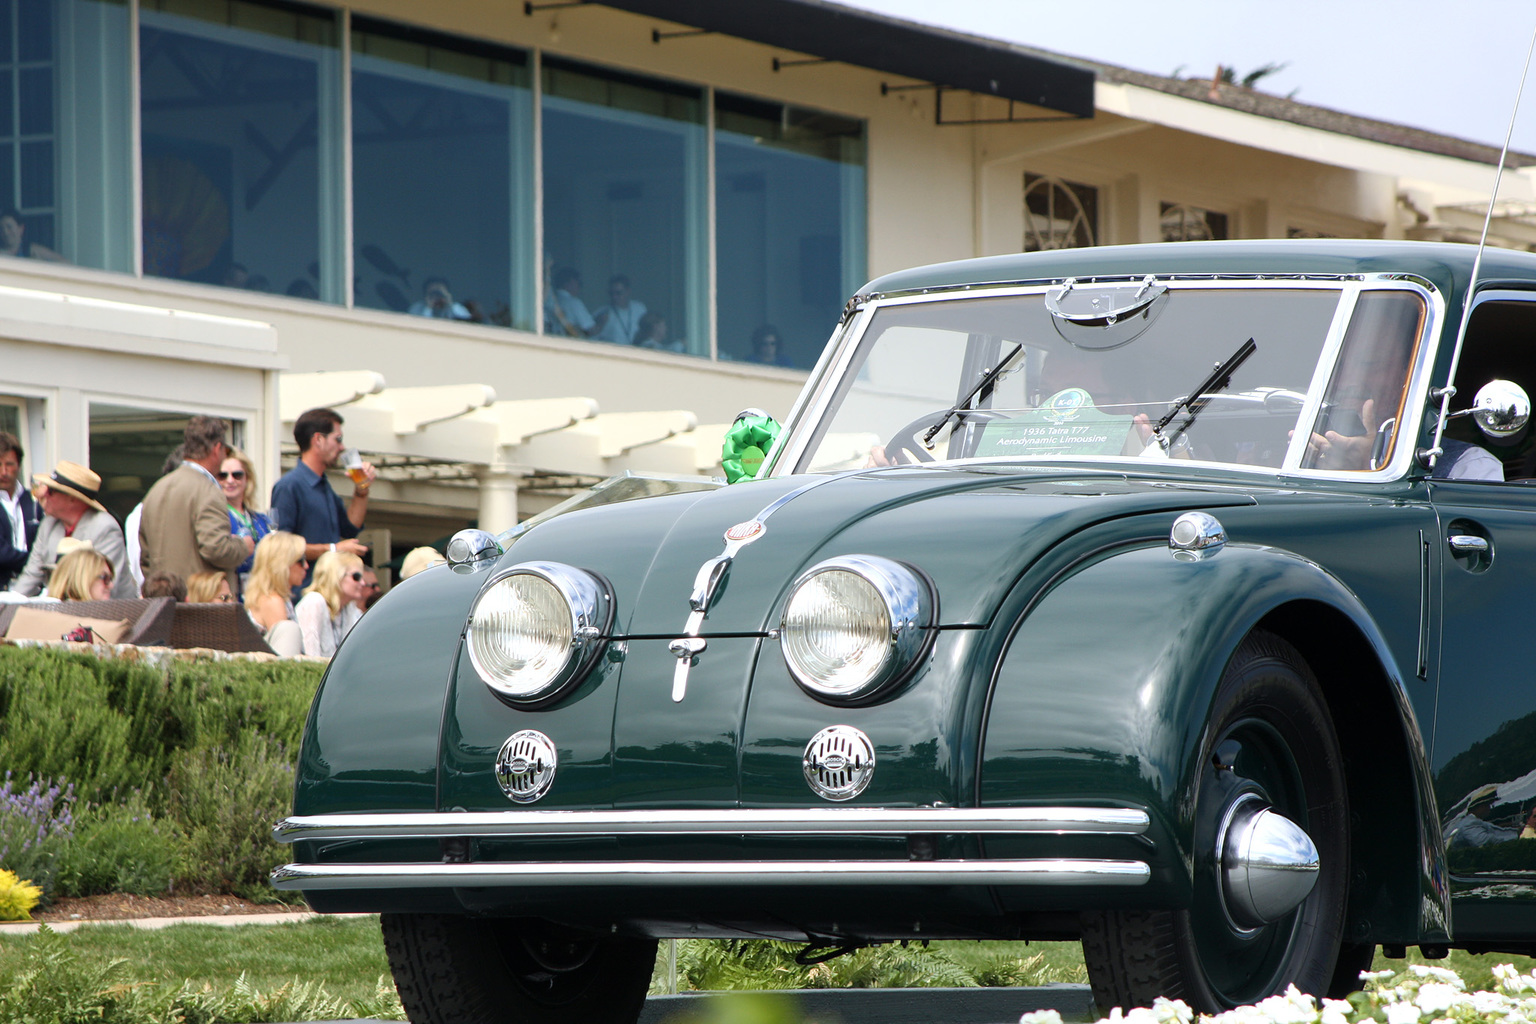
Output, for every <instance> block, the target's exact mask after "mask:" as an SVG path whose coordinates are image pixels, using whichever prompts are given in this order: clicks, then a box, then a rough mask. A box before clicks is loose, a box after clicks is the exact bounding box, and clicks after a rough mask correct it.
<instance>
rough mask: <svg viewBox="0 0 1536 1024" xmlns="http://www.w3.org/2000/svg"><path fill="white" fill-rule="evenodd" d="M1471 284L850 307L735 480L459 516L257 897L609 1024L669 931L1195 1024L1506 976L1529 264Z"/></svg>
mask: <svg viewBox="0 0 1536 1024" xmlns="http://www.w3.org/2000/svg"><path fill="white" fill-rule="evenodd" d="M1474 255H1475V250H1474V249H1473V248H1472V247H1470V246H1466V247H1461V246H1449V245H1445V246H1432V245H1422V244H1415V243H1390V242H1358V241H1348V242H1343V241H1339V242H1315V241H1298V242H1273V241H1264V242H1232V243H1225V242H1217V243H1187V244H1177V245H1170V246H1137V247H1124V248H1100V249H1082V250H1073V251H1057V252H1042V253H1034V254H1028V255H1021V256H1007V257H998V258H991V259H983V260H972V261H967V262H963V263H955V264H948V265H943V266H935V267H926V268H922V269H918V270H911V271H906V272H903V273H899V274H894V275H891V276H888V277H884V278H881V279H879V280H876V281H874V282H872V283H871V284H870V285H868V286H867V287H866V288H865V289H864V290H863V291H862V292H860V294H859V295H857V296H856V297H855V298H854V299H853V300H852V301H851V302H850V303H849V304H848V307H847V311H846V313H845V315H844V317H843V319H842V321H841V323H840V324H839V325H838V327H837V331H836V333H835V334H834V336H833V338H832V340H831V342H830V344H829V345H828V347H827V349H826V352H825V354H824V355H823V357H822V359H821V362H820V364H819V365H818V366H817V368H816V370H815V371H814V372H813V373H812V374H811V377H810V380H809V382H808V384H807V385H806V388H805V391H804V393H803V394H802V396H801V398H800V400H799V402H798V404H797V405H796V407H795V409H794V410H793V412H791V414H790V416H789V418H788V420H787V421H786V423H785V426H784V430H783V433H782V434H781V435H780V437H779V439H778V441H777V443H776V444H775V445H774V446H773V448H772V450H771V451H770V452H769V454H768V458H767V462H766V463H765V465H764V468H763V470H762V472H761V474H760V477H761V478H760V479H756V480H752V481H750V482H744V483H741V484H738V485H735V486H730V487H712V486H707V485H700V484H698V483H695V484H693V485H679V486H676V487H671V486H667V485H665V484H663V483H660V482H656V481H649V482H648V481H636V480H631V481H617V482H615V483H614V484H611V485H609V486H608V487H606V488H600V489H599V490H598V491H597V492H594V494H593V495H592V496H589V497H588V498H585V499H580V500H578V501H576V502H575V503H574V504H575V505H576V506H586V507H575V508H573V509H571V510H567V511H565V512H564V514H561V515H556V516H552V517H548V518H546V519H544V521H541V522H539V523H537V524H536V525H534V526H533V527H532V528H531V529H524V530H520V531H519V532H516V533H515V534H508V535H503V536H502V537H500V538H496V537H492V536H490V535H489V534H483V533H478V532H477V531H466V532H465V533H464V534H461V535H459V536H458V537H456V538H455V540H454V543H453V544H452V545H451V550H450V564H449V565H446V566H442V567H440V568H437V569H433V570H430V571H428V572H426V573H423V574H422V575H421V576H419V577H417V578H413V579H411V580H409V581H407V582H406V583H405V584H404V585H402V586H400V587H399V588H397V590H396V592H394V593H391V594H390V595H389V597H388V598H387V599H386V600H385V601H384V602H383V603H382V604H380V605H379V606H378V607H377V608H376V609H375V610H374V611H373V612H371V613H370V614H369V615H368V616H367V617H366V618H364V619H363V620H362V622H361V624H360V625H359V626H358V627H357V628H356V629H355V630H354V631H353V633H352V635H351V637H350V638H349V639H348V640H347V641H346V643H345V644H344V645H343V646H342V648H341V650H340V651H339V652H338V654H337V656H336V658H335V660H334V661H333V662H332V664H331V666H330V670H329V672H328V673H327V675H326V677H325V682H324V684H323V685H322V687H321V689H320V692H319V695H318V696H317V697H316V699H315V703H314V708H313V710H312V712H311V715H310V719H309V724H308V729H307V731H306V734H305V739H304V746H303V753H302V760H301V763H300V766H299V772H298V783H297V792H296V795H295V808H294V816H293V817H292V818H290V819H288V820H286V821H284V822H282V823H281V824H280V825H279V826H278V829H277V836H278V838H279V839H281V840H283V841H285V842H291V843H292V844H293V861H294V863H292V864H290V865H287V866H285V867H283V868H281V869H279V870H278V871H277V872H276V873H275V875H274V881H275V884H277V885H278V887H280V888H284V889H301V890H303V891H304V892H305V894H306V895H307V897H308V899H309V900H310V902H311V903H312V905H313V906H314V907H315V908H316V909H318V910H322V911H335V912H344V911H374V912H381V913H382V914H383V929H384V936H385V945H386V948H387V950H388V953H389V958H390V961H391V964H392V967H393V970H394V973H395V978H396V981H397V984H398V986H399V990H400V994H401V997H402V999H403V1000H404V1003H405V1007H406V1009H407V1010H408V1012H409V1013H410V1016H411V1019H412V1020H415V1021H432V1022H462V1021H491V1020H515V1021H629V1020H632V1019H633V1018H634V1017H635V1015H636V1014H637V1013H638V1011H639V1008H640V1005H641V1002H642V1000H643V998H644V994H645V988H646V984H647V980H648V979H649V977H650V975H651V970H652V964H653V958H654V953H655V945H656V940H657V939H658V938H664V937H728V936H735V937H772V938H779V939H790V940H795V941H803V942H806V943H807V944H808V947H807V955H810V956H815V955H823V954H826V953H831V952H835V951H838V950H842V949H847V948H853V947H857V946H860V945H864V944H868V943H877V942H891V941H898V940H905V939H923V938H954V937H977V938H982V937H985V938H1035V939H1081V941H1082V943H1083V948H1084V954H1085V957H1086V960H1087V964H1088V970H1089V976H1090V978H1091V980H1092V983H1093V987H1094V993H1095V995H1096V997H1097V999H1098V1001H1099V1002H1100V1004H1101V1005H1103V1006H1113V1005H1122V1006H1129V1005H1135V1004H1144V1003H1146V1002H1148V1001H1150V1000H1151V999H1152V998H1153V997H1155V996H1158V995H1164V994H1166V995H1170V996H1179V997H1182V998H1184V999H1186V1000H1187V1001H1189V1002H1190V1003H1191V1004H1193V1005H1194V1006H1195V1007H1196V1008H1198V1009H1201V1010H1216V1009H1219V1008H1223V1007H1228V1006H1233V1005H1238V1004H1243V1003H1247V1002H1251V1001H1254V1000H1256V999H1258V998H1261V997H1263V996H1265V995H1268V994H1270V993H1273V992H1276V991H1280V990H1283V989H1284V988H1285V987H1286V986H1287V985H1288V984H1292V983H1294V984H1296V985H1297V986H1299V987H1301V988H1302V989H1304V990H1307V991H1310V992H1315V993H1324V992H1334V993H1338V992H1341V991H1347V990H1349V989H1350V988H1351V987H1352V986H1353V985H1354V983H1355V981H1356V978H1357V976H1358V972H1359V971H1360V969H1361V968H1363V967H1365V966H1366V965H1367V964H1368V963H1369V961H1370V957H1371V955H1372V953H1373V952H1374V950H1375V948H1376V947H1377V946H1383V947H1385V948H1386V949H1387V951H1388V952H1389V953H1394V952H1395V953H1398V954H1399V955H1400V951H1401V950H1403V949H1404V947H1407V946H1411V945H1416V946H1419V947H1421V948H1422V949H1423V950H1424V951H1425V953H1426V955H1429V956H1435V955H1443V951H1444V950H1445V949H1447V948H1449V947H1452V946H1455V947H1461V948H1466V949H1471V950H1478V951H1487V950H1499V951H1508V952H1520V953H1536V669H1533V668H1532V666H1533V664H1536V658H1533V654H1532V651H1533V649H1536V639H1533V640H1532V643H1531V644H1527V642H1526V639H1524V638H1526V637H1528V636H1531V637H1536V628H1533V621H1536V601H1533V602H1532V604H1531V605H1529V606H1528V605H1527V603H1526V597H1527V595H1528V593H1532V592H1536V487H1533V486H1532V485H1533V484H1536V437H1533V436H1532V435H1531V428H1530V427H1529V425H1528V420H1529V418H1530V409H1529V402H1528V401H1527V399H1526V397H1525V395H1526V393H1527V392H1528V391H1529V390H1530V389H1531V388H1533V387H1536V256H1532V255H1529V254H1523V253H1511V252H1502V251H1494V250H1489V251H1488V252H1487V253H1486V254H1485V255H1484V257H1483V260H1482V266H1481V272H1480V274H1479V275H1478V280H1477V286H1476V288H1475V292H1474V294H1471V295H1470V297H1469V294H1468V290H1469V280H1470V279H1471V277H1472V271H1473V264H1474ZM1468 302H1470V303H1471V304H1472V305H1471V308H1470V310H1467V309H1466V308H1465V306H1466V304H1467V303H1468ZM1463 331H1464V332H1465V341H1464V345H1463V346H1461V347H1460V348H1459V349H1458V345H1457V341H1458V337H1460V336H1461V335H1462V334H1463ZM650 492H659V493H650ZM642 495H643V496H642ZM624 498H634V499H635V500H618V499H624ZM1517 641H1518V642H1517Z"/></svg>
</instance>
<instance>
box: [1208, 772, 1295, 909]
mask: <svg viewBox="0 0 1536 1024" xmlns="http://www.w3.org/2000/svg"><path fill="white" fill-rule="evenodd" d="M1216 861H1217V864H1218V865H1219V867H1220V870H1221V895H1222V902H1223V903H1225V905H1226V909H1227V913H1228V914H1229V915H1230V916H1231V918H1232V920H1233V923H1235V924H1236V925H1237V926H1238V927H1240V928H1249V929H1251V928H1258V927H1259V926H1261V925H1265V924H1268V923H1269V922H1270V921H1275V920H1278V919H1279V918H1281V917H1284V916H1285V915H1286V914H1288V913H1290V912H1291V911H1292V910H1295V909H1296V907H1297V906H1298V905H1299V904H1300V903H1301V901H1302V900H1304V899H1306V898H1307V894H1308V893H1310V892H1311V891H1312V887H1313V886H1314V885H1316V884H1317V873H1318V856H1317V847H1316V846H1314V845H1313V844H1312V840H1311V838H1310V837H1309V836H1308V835H1307V834H1306V833H1305V832H1303V831H1302V830H1301V828H1300V826H1298V825H1297V824H1296V823H1295V822H1293V821H1291V820H1290V819H1289V818H1286V817H1285V816H1284V815H1282V814H1279V813H1277V812H1275V811H1273V810H1271V809H1270V808H1269V807H1268V806H1266V805H1265V803H1264V801H1263V800H1261V799H1260V798H1259V797H1258V796H1256V795H1255V794H1253V793H1248V794H1245V795H1244V796H1242V797H1239V798H1238V799H1237V800H1236V801H1234V802H1233V804H1232V806H1231V807H1230V808H1228V809H1227V814H1226V820H1225V821H1223V822H1222V828H1221V831H1220V834H1219V835H1218V836H1217V839H1216Z"/></svg>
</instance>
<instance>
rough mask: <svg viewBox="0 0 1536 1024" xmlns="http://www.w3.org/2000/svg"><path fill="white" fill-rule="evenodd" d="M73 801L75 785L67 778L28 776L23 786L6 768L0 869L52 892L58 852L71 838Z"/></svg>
mask: <svg viewBox="0 0 1536 1024" xmlns="http://www.w3.org/2000/svg"><path fill="white" fill-rule="evenodd" d="M74 802H75V787H74V786H73V785H72V784H70V783H68V782H67V781H66V780H63V779H59V780H56V781H54V780H45V779H42V778H38V777H35V776H32V775H28V776H27V782H26V785H25V787H23V786H22V784H21V783H20V782H19V781H17V780H15V779H14V778H13V777H12V773H11V772H9V771H7V772H6V773H5V780H4V782H3V783H0V868H3V869H6V870H9V871H14V872H15V873H16V874H17V875H18V876H20V877H21V878H24V879H27V880H29V881H31V882H32V883H33V884H35V885H37V886H38V887H39V888H41V889H42V890H43V892H44V893H45V894H48V893H51V892H52V890H53V874H54V868H55V865H56V864H57V862H58V858H59V855H60V854H61V853H62V852H63V850H64V848H65V846H66V845H67V844H68V843H69V841H70V839H72V838H73V837H74V831H75V818H74V806H73V805H74Z"/></svg>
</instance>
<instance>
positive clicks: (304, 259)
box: [139, 0, 344, 302]
mask: <svg viewBox="0 0 1536 1024" xmlns="http://www.w3.org/2000/svg"><path fill="white" fill-rule="evenodd" d="M140 23H141V25H140V37H139V38H140V58H139V59H140V68H141V76H142V81H141V87H140V88H141V105H142V124H143V186H144V205H143V223H144V240H143V244H144V272H145V273H146V274H152V275H155V276H158V277H173V278H180V279H183V280H188V281H206V282H210V283H214V284H220V283H222V284H227V285H231V286H234V287H244V288H251V289H255V290H259V291H277V292H289V293H296V294H309V293H313V294H316V295H318V297H320V298H323V299H325V300H327V301H330V302H340V301H342V299H343V297H344V293H343V290H342V289H343V284H342V276H343V275H342V260H341V253H342V246H341V235H342V213H341V206H342V204H341V201H340V200H341V185H342V182H341V174H340V165H341V159H340V155H341V142H342V134H341V95H340V94H341V89H340V70H339V67H340V64H339V54H340V50H339V49H338V47H337V35H338V33H337V29H336V16H335V15H334V14H332V13H327V12H318V11H312V10H311V9H308V8H300V7H296V6H290V5H282V6H278V5H275V4H255V3H248V2H246V0H143V4H142V7H141V11H140Z"/></svg>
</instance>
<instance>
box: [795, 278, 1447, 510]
mask: <svg viewBox="0 0 1536 1024" xmlns="http://www.w3.org/2000/svg"><path fill="white" fill-rule="evenodd" d="M1142 276H1143V275H1109V276H1106V277H1103V278H1092V279H1089V278H1078V280H1079V282H1086V281H1089V280H1092V281H1093V282H1095V283H1105V282H1122V281H1123V282H1127V283H1131V282H1135V281H1139V280H1141V278H1142ZM1064 280H1065V279H1062V278H1057V279H1052V280H1040V281H1029V282H1014V283H1009V284H1001V285H967V286H960V287H956V288H947V289H934V290H925V291H922V292H915V293H902V294H893V295H881V294H873V295H870V296H869V297H868V298H867V300H866V301H865V302H863V303H862V304H861V305H860V306H859V307H858V308H857V311H856V313H855V315H854V317H853V318H852V319H851V320H850V321H849V322H848V324H847V326H846V328H845V329H844V331H843V332H842V334H841V336H840V337H839V338H838V344H837V348H836V350H835V351H831V352H828V353H827V354H826V356H824V358H823V360H822V361H821V362H820V363H819V364H818V373H817V374H816V375H814V376H813V377H812V379H811V381H809V382H808V383H807V385H806V389H805V391H804V392H802V394H801V396H800V399H799V400H798V401H797V403H796V406H795V409H794V411H793V412H792V413H791V416H790V418H789V419H787V420H786V421H785V428H784V435H783V436H784V438H785V441H784V443H783V444H782V445H781V446H780V448H779V450H778V452H777V453H776V455H775V458H774V464H773V467H772V470H771V472H770V474H769V475H773V476H787V475H790V474H791V473H794V472H799V473H806V472H817V473H819V472H824V471H821V470H807V469H805V468H803V464H804V462H805V460H806V458H807V457H808V456H809V454H810V448H811V442H812V441H818V442H819V434H818V430H817V428H818V425H819V424H820V423H821V421H822V418H823V417H825V416H826V415H827V413H828V411H829V409H830V406H831V402H832V399H833V397H834V395H835V392H836V384H837V383H838V382H839V381H841V380H842V379H843V377H844V375H845V374H846V373H847V372H848V368H849V366H850V364H851V363H852V361H853V359H854V357H855V356H856V355H857V354H858V350H859V347H860V345H861V344H862V343H863V340H864V336H865V334H866V333H867V332H868V330H869V328H870V325H871V324H872V323H873V321H874V318H875V315H876V314H877V313H878V312H879V311H880V310H882V309H885V308H887V307H895V306H905V305H914V304H919V303H931V302H955V301H961V302H963V301H966V300H969V299H990V298H1000V297H1008V296H1034V295H1038V296H1041V298H1042V301H1043V298H1044V295H1045V293H1046V292H1047V291H1048V290H1050V289H1052V288H1058V287H1060V286H1061V285H1062V283H1063V281H1064ZM1158 280H1159V281H1160V282H1162V283H1166V284H1167V285H1168V286H1169V288H1170V289H1174V288H1177V289H1180V290H1189V289H1201V290H1207V289H1223V290H1225V289H1234V288H1283V289H1291V290H1294V289H1297V288H1306V289H1333V290H1338V291H1339V292H1340V298H1339V304H1338V307H1337V308H1336V309H1335V311H1334V316H1333V319H1332V321H1331V322H1330V325H1329V328H1328V331H1327V334H1326V335H1325V338H1324V341H1323V346H1322V349H1321V350H1320V352H1319V355H1318V360H1317V365H1316V367H1315V368H1314V372H1313V378H1312V380H1311V382H1310V384H1309V386H1308V390H1307V400H1306V402H1305V403H1304V405H1303V408H1302V409H1301V411H1300V412H1299V413H1298V416H1297V422H1298V423H1308V424H1311V423H1315V422H1316V419H1317V413H1318V409H1319V407H1320V405H1321V403H1322V395H1323V393H1324V392H1325V391H1326V389H1327V384H1328V381H1329V380H1331V379H1332V375H1333V373H1334V369H1335V366H1336V364H1337V361H1338V358H1339V353H1340V351H1341V349H1342V347H1343V341H1344V336H1345V333H1346V331H1347V330H1348V327H1349V322H1350V317H1351V316H1352V315H1353V313H1354V310H1355V307H1356V305H1357V303H1358V300H1359V297H1360V294H1361V293H1362V292H1365V291H1378V290H1406V291H1411V292H1413V293H1415V294H1417V295H1419V296H1420V297H1421V298H1422V299H1423V300H1424V303H1425V316H1424V323H1423V327H1422V330H1421V333H1420V335H1419V338H1418V339H1417V344H1416V348H1415V352H1414V357H1413V362H1412V367H1411V372H1410V376H1409V384H1408V390H1407V394H1406V398H1405V400H1404V404H1403V420H1404V422H1403V423H1401V424H1399V425H1398V430H1397V437H1396V441H1395V443H1394V445H1393V451H1392V457H1391V459H1390V460H1389V461H1388V462H1387V463H1386V465H1384V466H1382V467H1381V468H1380V469H1376V470H1324V469H1304V468H1302V467H1301V459H1302V457H1303V455H1304V453H1305V450H1306V438H1305V437H1304V436H1298V438H1297V439H1296V440H1294V441H1293V442H1292V444H1291V446H1290V448H1289V449H1288V450H1287V452H1286V455H1285V459H1284V461H1283V463H1282V464H1281V466H1280V467H1278V468H1276V467H1273V466H1246V465H1239V464H1236V463H1230V462H1208V461H1202V460H1185V459H1176V460H1161V459H1145V458H1141V457H1138V456H1124V455H1097V456H1083V455H1077V456H1053V455H1021V456H986V457H980V458H968V459H951V460H943V461H941V462H938V463H936V464H935V465H938V466H973V465H978V464H997V463H1009V464H1018V465H1046V464H1084V463H1089V464H1092V465H1094V466H1095V468H1099V467H1117V468H1120V469H1124V468H1126V467H1129V466H1134V467H1135V468H1136V470H1137V472H1138V473H1158V474H1167V473H1173V474H1175V475H1176V474H1178V473H1179V472H1180V471H1181V470H1182V469H1184V468H1190V469H1194V468H1202V469H1217V470H1221V471H1224V472H1232V473H1239V474H1242V475H1244V476H1247V477H1258V478H1263V479H1266V480H1276V479H1285V478H1294V477H1299V478H1303V479H1317V480H1338V481H1349V482H1370V483H1382V482H1386V481H1389V480H1395V479H1398V478H1401V477H1404V476H1406V475H1407V474H1408V473H1409V472H1410V471H1411V470H1412V469H1413V467H1414V466H1415V465H1417V462H1416V458H1417V452H1418V447H1419V440H1420V437H1421V435H1422V432H1423V424H1424V417H1425V415H1426V413H1425V408H1426V403H1427V401H1428V396H1429V390H1430V377H1431V375H1432V373H1433V368H1434V352H1435V349H1436V344H1435V341H1436V339H1438V338H1439V337H1440V335H1441V333H1442V331H1443V328H1444V324H1445V315H1446V304H1445V297H1444V295H1443V294H1442V293H1441V292H1440V290H1439V289H1438V288H1436V287H1435V286H1434V284H1433V283H1431V282H1429V281H1427V280H1425V279H1424V278H1421V277H1418V276H1416V275H1411V274H1403V273H1366V274H1174V275H1168V276H1166V277H1162V276H1160V277H1159V278H1158Z"/></svg>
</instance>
